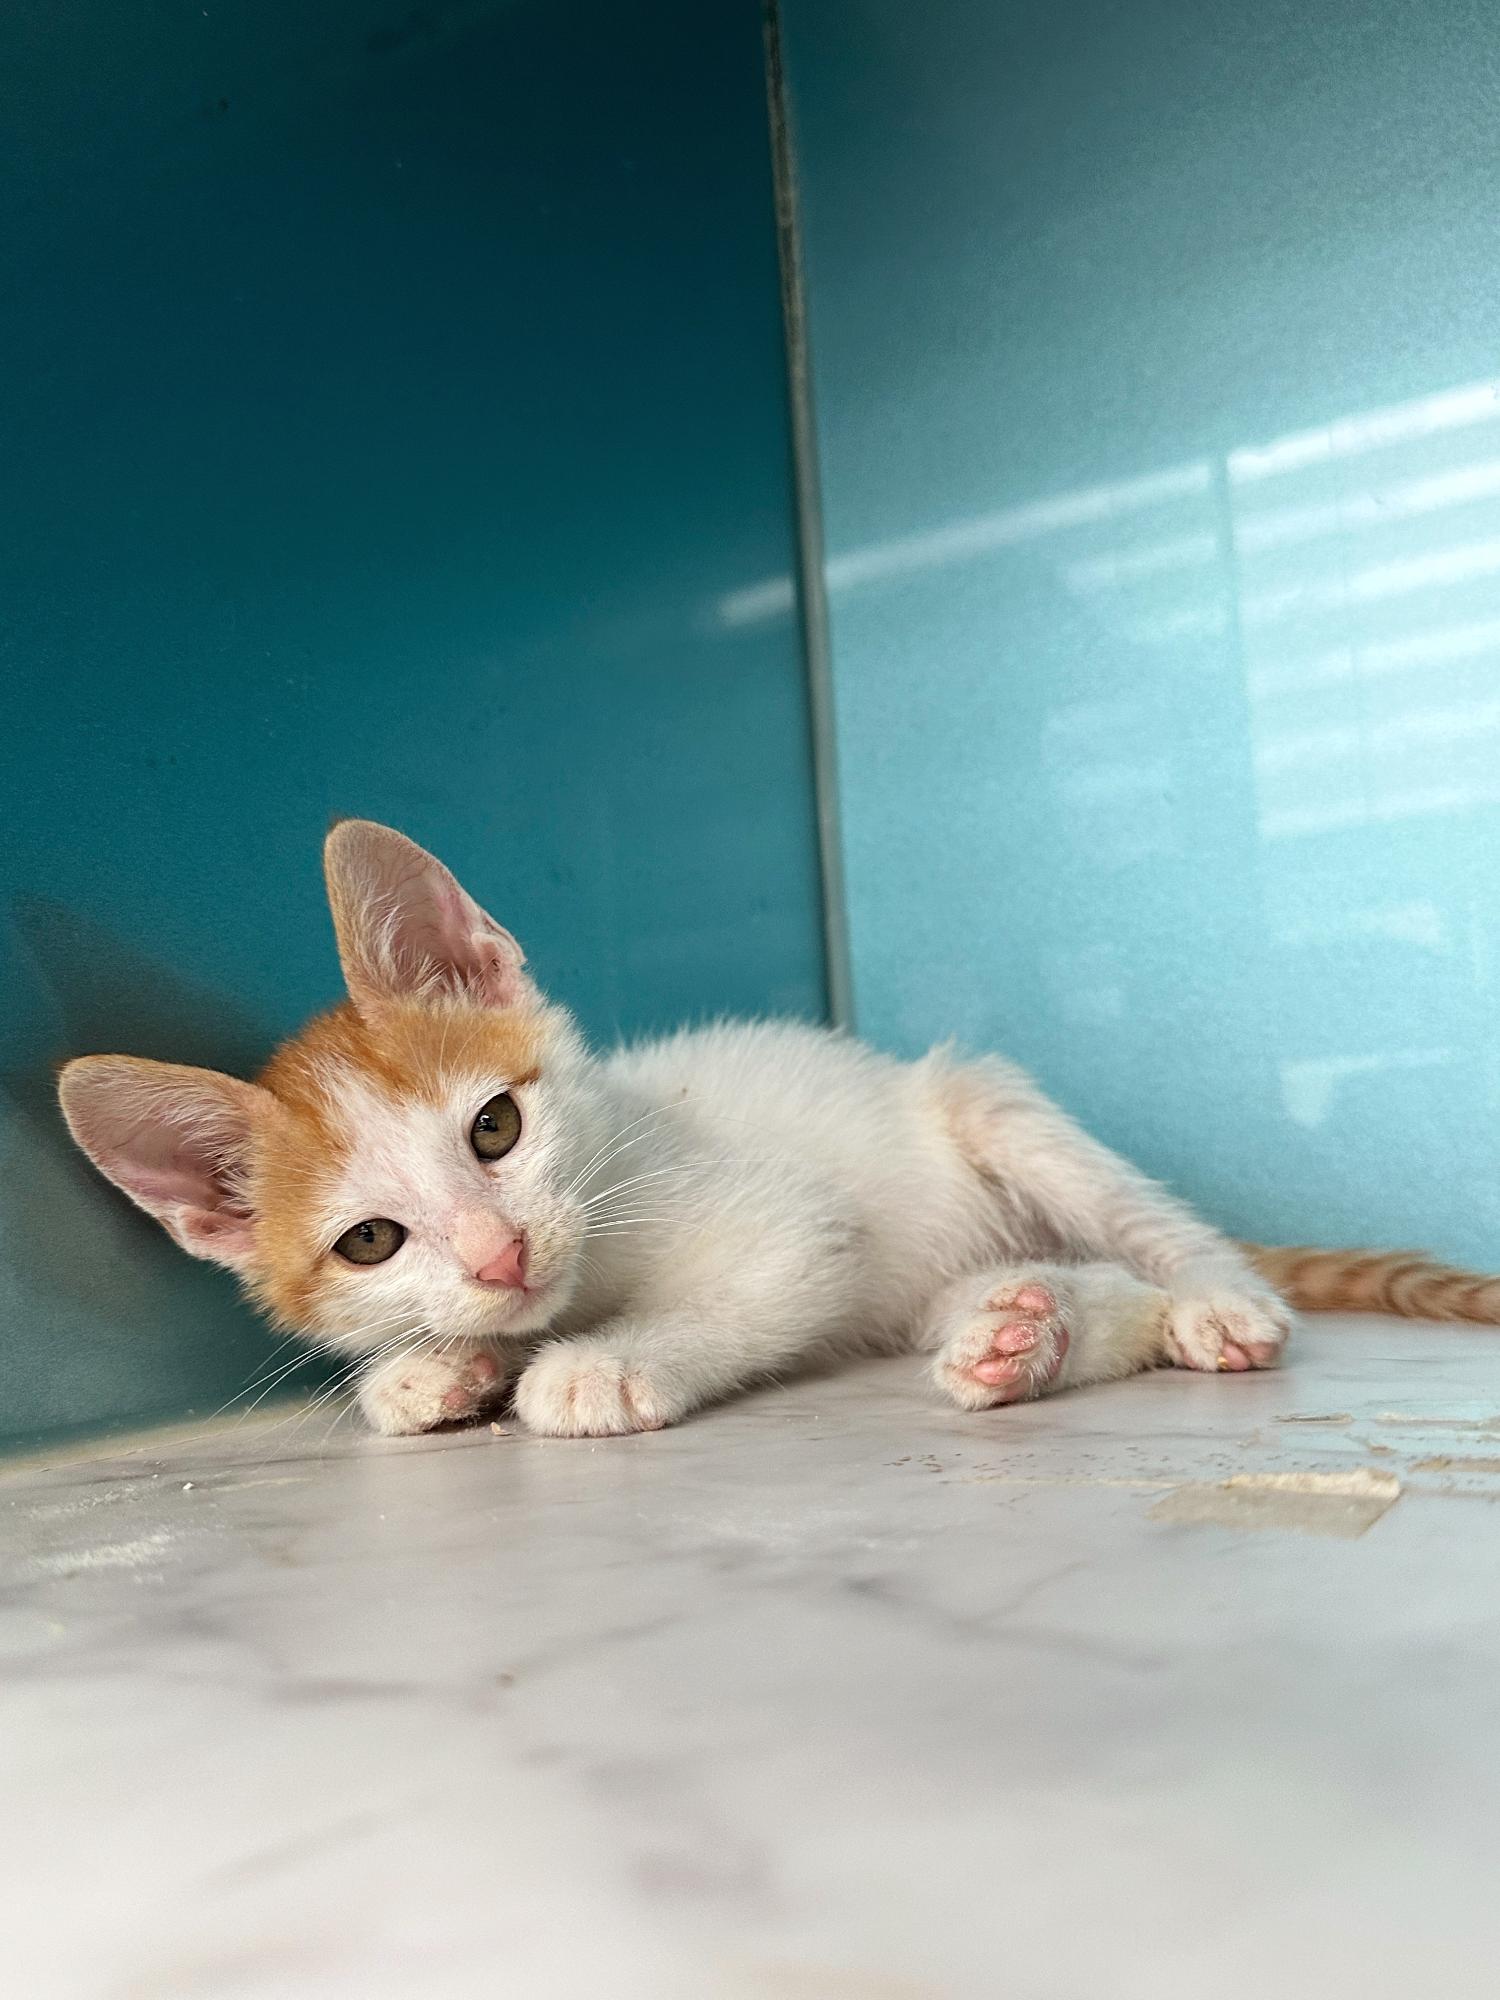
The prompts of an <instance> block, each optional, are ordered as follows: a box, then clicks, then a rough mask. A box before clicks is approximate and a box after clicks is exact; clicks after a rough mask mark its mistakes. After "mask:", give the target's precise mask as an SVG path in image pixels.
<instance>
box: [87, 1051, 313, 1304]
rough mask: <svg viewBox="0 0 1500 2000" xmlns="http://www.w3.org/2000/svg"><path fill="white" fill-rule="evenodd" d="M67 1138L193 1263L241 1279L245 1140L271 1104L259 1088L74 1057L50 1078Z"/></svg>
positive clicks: (246, 1211)
mask: <svg viewBox="0 0 1500 2000" xmlns="http://www.w3.org/2000/svg"><path fill="white" fill-rule="evenodd" d="M58 1097H59V1098H60V1100H61V1103H62V1112H63V1117H64V1118H65V1119H66V1120H67V1121H68V1130H69V1131H70V1132H71V1133H72V1134H73V1137H74V1138H75V1139H76V1140H77V1141H78V1143H79V1145H80V1146H81V1147H82V1148H83V1150H84V1152H86V1153H87V1154H88V1156H89V1158H90V1159H91V1160H92V1161H93V1163H94V1165H95V1166H96V1167H97V1168H98V1169H99V1171H100V1173H102V1174H103V1175H105V1176H106V1178H107V1179H109V1180H112V1181H113V1182H114V1184H115V1186H116V1187H117V1188H122V1189H123V1190H124V1192H125V1193H126V1194H128V1195H129V1196H130V1199H131V1200H132V1201H133V1202H134V1203H135V1204H136V1205H137V1207H139V1208H143V1209H145V1211H146V1213H147V1214H148V1215H154V1216H155V1217H156V1220H157V1221H158V1222H159V1223H160V1224H161V1225H162V1227H163V1228H164V1229H165V1230H166V1231H167V1232H168V1234H169V1235H171V1236H172V1237H173V1238H174V1240H175V1241H176V1242H178V1243H180V1244H181V1245H182V1247H183V1249H184V1250H187V1251H190V1252H191V1253H192V1255H193V1256H195V1257H207V1258H209V1259H211V1260H212V1262H214V1263H216V1264H227V1265H228V1267H229V1268H230V1270H232V1271H244V1270H247V1269H248V1268H249V1266H250V1263H251V1261H252V1259H253V1255H254V1247H255V1246H254V1217H253V1216H252V1215H251V1213H250V1208H249V1204H248V1201H247V1199H246V1193H245V1185H246V1178H247V1174H248V1169H249V1156H250V1144H251V1136H252V1133H253V1131H254V1129H255V1125H256V1122H257V1120H258V1119H260V1118H264V1117H265V1116H267V1115H268V1114H269V1113H270V1111H271V1109H272V1107H273V1104H274V1100H273V1099H272V1098H271V1096H270V1094H269V1092H267V1091H264V1090H262V1089H261V1088H260V1086H259V1085H258V1084H253V1083H241V1082H240V1081H239V1079H238V1078H237V1077H232V1076H221V1075H220V1074H219V1072H218V1071H217V1070H211V1069H188V1068H186V1067H185V1066H183V1065H182V1064H180V1063H162V1062H147V1061H145V1060H144V1059H143V1058H139V1057H136V1056H80V1057H79V1058H78V1059H77V1061H76V1062H70V1063H68V1064H67V1065H66V1066H65V1067H64V1069H63V1072H62V1075H61V1077H60V1078H59V1079H58Z"/></svg>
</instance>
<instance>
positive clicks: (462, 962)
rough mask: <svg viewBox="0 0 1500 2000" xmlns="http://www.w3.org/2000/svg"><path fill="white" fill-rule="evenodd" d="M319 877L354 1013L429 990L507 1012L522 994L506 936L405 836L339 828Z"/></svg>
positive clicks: (518, 964) (513, 947)
mask: <svg viewBox="0 0 1500 2000" xmlns="http://www.w3.org/2000/svg"><path fill="white" fill-rule="evenodd" d="M327 868H328V887H329V899H330V901H331V903H332V905H333V912H334V922H335V924H336V925H337V927H338V933H339V954H340V957H341V958H342V959H343V962H344V973H345V977H346V979H347V980H348V983H349V992H350V995H351V997H352V998H353V999H354V1001H355V1003H356V1005H357V1004H359V1003H360V1002H361V1001H362V1000H377V1001H378V1000H383V999H401V998H408V997H410V998H421V997H422V996H423V995H425V994H431V993H433V992H435V991H436V992H439V993H453V994H463V995H465V996H466V997H468V998H470V999H473V1000H477V1001H479V1002H481V1003H482V1004H484V1005H487V1006H492V1007H509V1006H514V1005H515V1004H516V1003H517V1002H518V1001H521V1000H523V999H525V998H526V996H527V995H528V994H529V992H530V990H531V989H530V985H529V982H528V981H527V979H526V977H525V974H524V973H523V972H522V970H521V968H522V966H523V965H524V963H525V956H524V954H523V953H522V951H521V947H520V946H519V945H518V944H517V943H516V941H515V939H514V938H513V937H512V936H511V934H510V932H509V931H507V930H505V929H504V928H503V927H502V926H501V925H500V924H497V923H496V922H495V920H494V918H493V917H491V916H488V915H487V914H486V913H485V911H483V910H482V909H481V908H480V907H479V905H478V904H477V903H476V902H475V901H474V899H473V897H472V896H470V895H468V894H467V893H466V892H465V890H464V889H463V888H462V887H461V886H460V885H459V883H458V882H457V881H456V880H455V879H454V877H453V876H452V875H450V874H449V872H448V870H447V869H446V868H445V867H444V866H443V864H442V863H441V862H440V861H438V860H436V859H435V858H434V857H433V856H432V855H430V854H428V853H427V852H426V851H425V849H423V848H420V847H418V846H417V845H416V843H415V842H414V841H410V840H408V839H407V838H406V837H405V835H404V834H399V833H396V832H394V831H393V830H392V829H391V828H390V827H382V826H376V825H375V824H374V823H373V822H370V821H360V820H346V821H344V822H342V823H341V824H340V825H339V826H337V827H335V828H334V830H333V832H332V833H331V834H330V835H329V840H328V849H327Z"/></svg>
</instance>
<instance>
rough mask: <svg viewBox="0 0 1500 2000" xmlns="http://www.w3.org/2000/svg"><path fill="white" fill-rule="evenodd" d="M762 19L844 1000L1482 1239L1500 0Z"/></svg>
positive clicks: (1426, 1238) (1490, 897) (1282, 1176)
mask: <svg viewBox="0 0 1500 2000" xmlns="http://www.w3.org/2000/svg"><path fill="white" fill-rule="evenodd" d="M787 12H788V32H789V43H790V57H791V80H792V86H793V103H794V113H795V118H796V125H797V135H798V142H799V149H800V158H801V172H802V194H803V204H804V227H805V235H806V258H807V268H808V277H809V286H810V304H811V333H812V343H813V359H814V365H815V386H816V397H817V414H818V418H819V432H820V444H821V452H822V460H823V467H822V469H823V478H824V487H825V497H824V506H825V517H826V524H827V536H828V545H829V556H828V579H829V587H830V599H831V606H832V636H833V645H834V669H835V682H836V694H837V707H838V717H839V753H840V759H841V765H842V781H843V801H844V812H845V820H846V844H847V861H848V874H849V896H850V923H851V933H852V944H853V953H854V964H855V984H856V999H857V1007H858V1014H859V1021H860V1025H861V1026H862V1027H863V1028H864V1029H865V1030H866V1031H867V1032H869V1033H871V1034H873V1035H874V1036H875V1037H876V1038H877V1039H879V1040H881V1041H883V1042H887V1043H890V1044H893V1045H895V1046H898V1047H902V1048H916V1047H918V1046H921V1045H922V1044H924V1043H926V1042H928V1041H930V1040H932V1039H934V1038H937V1037H940V1036H942V1035H944V1034H948V1033H957V1034H959V1035H960V1036H962V1037H963V1038H965V1039H966V1040H968V1041H969V1042H971V1043H974V1044H978V1045H984V1046H995V1047H999V1048H1003V1049H1005V1050H1007V1051H1009V1052H1010V1053H1012V1054H1014V1055H1016V1056H1017V1057H1019V1058H1020V1059H1021V1060H1023V1061H1025V1062H1027V1063H1028V1064H1029V1065H1030V1066H1031V1067H1033V1068H1034V1069H1035V1070H1036V1071H1037V1072H1038V1073H1039V1074H1040V1075H1041V1076H1042V1078H1043V1079H1044V1080H1045V1081H1046V1083H1047V1084H1048V1085H1049V1086H1050V1087H1051V1088H1052V1089H1053V1090H1055V1091H1056V1092H1057V1093H1058V1094H1059V1095H1060V1096H1061V1097H1062V1098H1063V1099H1064V1101H1065V1102H1067V1103H1068V1104H1069V1105H1070V1106H1071V1107H1072V1108H1073V1109H1075V1110H1076V1111H1078V1112H1079V1113H1080V1114H1082V1115H1083V1116H1084V1117H1085V1118H1087V1119H1088V1121H1089V1122H1090V1123H1091V1124H1092V1125H1093V1126H1094V1127H1095V1128H1096V1129H1097V1130H1099V1131H1100V1132H1101V1133H1102V1134H1103V1135H1104V1136H1106V1137H1108V1138H1109V1139H1111V1140H1112V1141H1113V1142H1115V1143H1116V1144H1119V1145H1122V1146H1124V1147H1126V1148H1127V1149H1129V1150H1130V1151H1132V1152H1133V1153H1134V1154H1135V1155H1136V1156H1137V1157H1139V1158H1140V1159H1141V1160H1142V1161H1143V1163H1144V1164H1146V1165H1147V1166H1149V1167H1150V1168H1151V1169H1153V1170H1154V1171H1156V1172H1158V1173H1160V1174H1162V1175H1164V1176H1166V1177H1168V1178H1169V1179H1171V1180H1172V1181H1173V1182H1174V1183H1175V1184H1177V1185H1178V1186H1179V1187H1181V1188H1183V1189H1184V1190H1185V1191H1187V1192H1190V1193H1191V1194H1193V1195H1194V1196H1195V1197H1197V1198H1198V1199H1199V1200H1201V1201H1203V1202H1204V1203H1205V1204H1206V1205H1207V1206H1208V1207H1209V1208H1210V1209H1211V1210H1213V1211H1214V1212H1215V1213H1217V1215H1218V1216H1219V1217H1220V1218H1222V1219H1223V1220H1224V1221H1225V1222H1227V1223H1230V1224H1232V1225H1233V1226H1235V1227H1237V1228H1240V1229H1242V1230H1245V1231H1247V1232H1251V1233H1257V1234H1261V1235H1264V1236H1267V1237H1273V1238H1281V1239H1286V1238H1294V1237H1308V1236H1311V1237H1315V1238H1322V1239H1324V1240H1348V1241H1367V1242H1379V1241H1387V1242H1406V1241H1409V1240H1414V1241H1419V1242H1425V1243H1427V1244H1429V1245H1431V1246H1432V1247H1434V1248H1436V1249H1438V1250H1441V1251H1444V1252H1447V1253H1449V1254H1452V1255H1459V1256H1463V1257H1465V1258H1467V1259H1470V1260H1474V1261H1478V1262H1483V1263H1487V1264H1490V1265H1497V1264H1500V1144H1497V1140H1496V1127H1497V1122H1500V1121H1497V1112H1500V838H1497V835H1500V372H1497V371H1500V350H1497V347H1496V344H1495V336H1494V330H1495V327H1496V326H1497V324H1500V141H1497V138H1496V132H1497V129H1500V128H1497V126H1496V124H1495V120H1494V117H1493V96H1492V87H1491V83H1490V81H1489V79H1492V78H1493V76H1494V75H1495V73H1496V70H1497V66H1500V17H1493V16H1489V15H1486V14H1484V13H1482V12H1479V11H1475V10H1472V9H1469V8H1466V7H1460V6H1458V5H1456V4H1448V0H1443V4H1437V5H1434V6H1433V7H1431V8H1428V9H1424V10H1412V9H1406V8H1398V7H1395V6H1394V5H1392V6H1380V5H1376V6H1373V7H1372V6H1370V5H1360V6H1355V5H1352V4H1343V0H1339V4H1335V5H1333V6H1331V7H1323V8H1319V9H1317V10H1305V9H1304V10H1297V9H1294V8H1292V7H1290V6H1286V7H1281V8H1276V9H1271V10H1254V18H1253V19H1248V20H1247V19H1246V18H1244V14H1243V10H1237V9H1233V8H1231V7H1229V6H1228V5H1226V4H1212V5H1209V6H1206V7H1197V8H1193V7H1189V6H1187V5H1186V4H1172V5H1163V4H1153V0H1145V4H1142V5H1141V6H1139V7H1136V8H1132V9H1119V8H1114V7H1107V6H1104V5H1071V6H1067V7H1063V8H1055V7H1045V8H1044V7H1042V6H1040V5H1021V6H1019V7H1016V8H1008V9H1004V10H997V9H994V8H992V7H989V6H987V5H985V4H983V0H939V4H938V5H937V6H935V7H934V8H931V9H928V10H924V11H923V12H922V13H921V16H920V20H919V19H918V18H917V16H916V12H915V10H912V9H910V8H908V7H906V6H904V5H902V4H900V0H850V4H848V5H845V6H841V7H840V8H837V9H835V8H832V7H828V6H820V5H818V4H816V0H789V5H788V9H787ZM1002 17H1003V18H1002ZM785 589H786V584H785V580H784V579H782V578H778V577H776V576H774V575H766V576H764V577H746V578H745V579H744V581H743V583H742V584H741V586H739V587H738V588H737V589H735V590H734V591H732V592H731V593H729V594H727V595H726V597H725V598H724V599H723V601H722V603H721V606H720V615H721V617H722V618H723V619H724V620H725V621H726V622H727V623H729V624H754V623H755V622H756V621H758V620H762V619H765V618H767V617H769V616H771V615H773V613H774V611H775V608H776V605H777V602H778V593H784V592H785Z"/></svg>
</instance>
